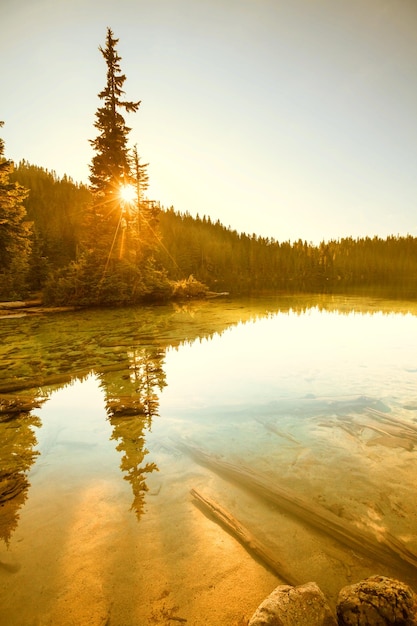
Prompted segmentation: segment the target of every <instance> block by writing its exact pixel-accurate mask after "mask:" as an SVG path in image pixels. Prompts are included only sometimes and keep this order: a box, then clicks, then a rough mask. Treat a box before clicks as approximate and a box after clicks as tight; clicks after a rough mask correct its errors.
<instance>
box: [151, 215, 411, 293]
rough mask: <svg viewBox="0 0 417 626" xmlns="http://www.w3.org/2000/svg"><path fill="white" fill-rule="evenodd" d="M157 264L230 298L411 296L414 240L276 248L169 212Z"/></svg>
mask: <svg viewBox="0 0 417 626" xmlns="http://www.w3.org/2000/svg"><path fill="white" fill-rule="evenodd" d="M160 231H161V235H162V242H163V246H161V247H160V249H159V256H160V259H161V262H162V263H163V264H164V266H165V267H166V268H167V269H168V273H169V275H170V276H171V277H177V276H180V275H181V274H182V275H184V274H193V275H194V276H195V277H196V278H197V279H198V280H200V281H202V282H204V283H206V284H207V285H208V286H209V287H210V289H212V290H218V291H230V292H231V293H233V294H251V293H254V294H255V293H261V292H276V291H308V292H334V291H339V292H340V291H351V290H362V289H372V288H379V289H386V290H387V291H388V290H389V291H390V292H391V293H394V292H396V291H398V293H404V292H408V294H409V295H413V294H414V295H417V238H415V237H412V236H406V237H400V236H390V237H388V238H386V239H382V238H380V237H373V238H370V237H365V238H357V239H354V238H352V237H346V238H343V239H338V240H331V241H327V242H326V241H322V242H321V243H320V244H319V245H313V244H311V243H307V242H306V241H302V240H301V239H300V240H298V241H296V242H293V243H291V242H289V241H284V242H278V241H276V240H275V239H272V238H267V237H259V236H257V235H255V234H253V235H247V234H245V233H238V232H237V231H236V230H231V229H230V228H226V227H225V226H223V225H222V224H221V223H220V222H219V221H217V222H212V221H211V220H210V218H209V217H205V216H204V217H203V218H200V217H197V218H193V217H191V216H190V215H189V214H181V213H178V212H176V211H175V210H174V209H173V208H170V209H168V210H166V211H164V212H162V213H161V217H160Z"/></svg>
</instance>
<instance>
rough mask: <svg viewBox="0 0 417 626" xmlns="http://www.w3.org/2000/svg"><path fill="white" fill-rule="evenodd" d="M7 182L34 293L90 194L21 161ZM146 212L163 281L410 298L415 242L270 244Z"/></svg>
mask: <svg viewBox="0 0 417 626" xmlns="http://www.w3.org/2000/svg"><path fill="white" fill-rule="evenodd" d="M10 180H11V182H12V183H13V184H17V183H19V184H20V186H21V187H23V188H26V189H28V190H29V192H25V194H24V195H25V197H24V198H23V200H22V203H23V207H24V208H25V209H26V220H27V222H28V223H30V225H31V227H30V228H29V229H28V230H27V231H26V233H27V238H28V241H27V247H28V248H30V250H31V253H30V255H29V257H28V261H29V264H28V272H27V275H26V285H25V290H26V292H28V291H32V292H33V291H41V290H42V289H43V288H44V287H45V284H46V282H47V280H48V277H49V276H50V275H51V274H53V272H54V271H55V270H59V269H60V268H63V267H65V266H67V265H68V263H69V262H71V261H73V262H76V261H77V255H78V252H79V245H80V242H81V241H82V240H83V239H84V238H85V237H87V233H86V232H84V229H85V228H86V226H85V223H84V216H85V213H86V211H87V207H88V206H89V204H90V202H91V192H90V190H89V189H88V187H86V186H84V185H79V184H76V183H74V182H73V181H72V180H71V179H70V178H68V177H65V176H64V177H63V178H62V179H60V178H58V177H57V175H56V174H55V173H54V172H48V171H47V170H45V169H42V168H41V167H37V166H34V165H30V164H28V163H27V162H25V161H22V162H21V163H20V164H19V165H18V166H17V167H16V168H15V170H14V171H13V172H12V173H11V174H10ZM152 210H153V219H152V222H151V224H149V223H148V222H146V224H147V226H146V228H150V229H151V230H152V231H153V233H154V235H153V239H152V241H153V243H152V254H153V257H154V262H155V264H156V265H157V266H158V267H163V268H164V269H165V271H166V275H167V278H168V279H169V280H171V281H176V282H178V283H180V282H181V280H184V279H185V278H188V277H189V276H193V277H194V278H195V279H196V280H197V281H199V282H201V283H204V284H205V285H207V286H208V288H209V289H210V290H211V291H216V292H223V291H227V292H230V293H231V294H232V295H244V294H256V293H265V292H277V291H309V292H332V291H352V290H361V289H372V288H381V289H382V288H386V289H387V290H388V289H389V290H390V291H391V292H392V293H394V292H395V291H396V290H398V291H399V292H401V291H403V289H406V290H408V292H409V294H410V295H412V294H413V293H414V294H415V295H417V238H415V237H412V236H407V237H400V236H391V237H388V238H386V239H382V238H380V237H373V238H370V237H365V238H357V239H354V238H352V237H346V238H343V239H339V240H331V241H327V242H325V241H323V242H321V243H320V244H319V245H312V244H311V243H307V242H306V241H302V240H298V241H296V242H292V243H291V242H289V241H284V242H278V241H276V240H274V239H270V238H266V237H260V236H257V235H255V234H253V235H247V234H245V233H238V232H237V231H236V230H232V229H231V228H230V227H228V228H226V227H225V226H223V225H222V224H221V223H220V222H219V221H216V222H213V221H211V219H210V218H209V217H206V216H204V217H202V218H201V217H192V216H191V215H189V214H188V213H185V214H184V213H180V212H178V211H175V209H174V208H173V207H171V208H169V209H163V208H162V209H161V208H160V207H159V206H158V205H154V204H152ZM144 227H145V226H144ZM146 240H147V241H149V233H148V234H147V236H146ZM19 271H20V270H19ZM3 296H7V294H3Z"/></svg>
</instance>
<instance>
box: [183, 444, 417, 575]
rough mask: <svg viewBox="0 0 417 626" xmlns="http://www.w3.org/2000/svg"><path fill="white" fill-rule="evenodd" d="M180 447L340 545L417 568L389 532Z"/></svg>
mask: <svg viewBox="0 0 417 626" xmlns="http://www.w3.org/2000/svg"><path fill="white" fill-rule="evenodd" d="M177 445H178V447H180V448H181V449H182V450H184V451H185V452H187V453H188V454H190V455H191V456H192V457H193V458H194V459H195V460H196V461H197V462H199V463H201V464H202V465H205V466H207V467H209V468H210V469H212V470H214V471H215V472H217V473H218V474H219V475H221V476H223V477H225V478H228V479H229V480H232V481H234V482H236V483H238V484H239V485H242V486H243V487H246V488H247V489H249V490H251V491H253V492H254V493H255V494H256V495H257V496H259V497H261V498H263V499H264V500H267V501H269V502H272V503H273V504H275V505H277V506H278V507H279V508H281V509H283V510H284V511H286V512H287V513H290V514H291V515H293V516H294V517H295V518H296V519H297V520H300V521H301V522H303V523H304V524H307V525H309V526H311V527H313V528H315V529H317V530H319V531H321V532H323V533H325V534H326V535H328V536H329V537H332V538H333V539H336V540H337V541H339V542H340V543H341V544H343V545H345V546H346V547H348V548H350V549H352V550H354V551H355V552H356V553H358V554H362V555H364V556H366V557H368V558H371V559H373V560H376V561H379V562H382V563H385V564H388V565H393V562H397V564H398V563H400V564H401V565H402V566H406V567H407V568H408V570H409V569H410V565H411V567H412V568H414V572H413V573H414V575H415V574H416V571H417V555H415V554H414V553H412V552H411V551H410V550H408V548H407V547H406V546H405V545H404V544H403V543H402V542H401V541H399V540H398V539H396V538H395V537H393V536H392V535H390V534H389V533H384V534H382V533H381V534H380V535H379V537H378V538H376V537H374V536H373V535H370V534H368V533H367V532H364V531H363V530H361V529H359V528H357V527H355V526H353V525H352V524H350V523H349V522H347V521H346V520H343V519H342V518H340V517H338V516H337V515H335V514H334V513H332V512H331V511H329V510H327V509H325V508H323V507H321V506H320V505H317V504H315V503H312V502H309V501H307V500H305V499H304V498H302V497H300V496H298V495H297V494H294V493H292V492H290V491H287V490H285V489H283V488H281V487H279V486H277V485H275V484H274V485H272V484H271V481H270V480H268V478H267V477H266V476H264V475H262V474H260V473H257V472H255V471H253V470H252V469H251V468H249V467H247V466H244V465H239V466H237V465H234V464H233V463H229V462H228V461H224V460H222V459H219V458H218V457H215V456H213V455H210V454H208V453H207V452H205V451H204V450H202V449H201V448H197V447H195V446H193V445H190V444H188V443H185V442H184V441H179V442H178V443H177Z"/></svg>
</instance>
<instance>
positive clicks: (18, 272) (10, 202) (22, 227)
mask: <svg viewBox="0 0 417 626" xmlns="http://www.w3.org/2000/svg"><path fill="white" fill-rule="evenodd" d="M0 126H3V122H0ZM12 171H13V163H12V162H11V161H7V160H6V159H5V157H4V142H3V140H2V139H0V296H1V297H2V298H7V299H13V298H19V297H22V296H23V295H25V293H26V290H27V275H28V271H29V255H30V248H31V241H30V236H31V231H32V224H31V223H30V222H29V221H28V220H27V214H26V209H25V207H24V205H23V201H24V199H25V197H26V196H27V190H26V189H25V188H24V187H23V186H22V185H20V184H18V183H17V182H14V181H13V180H12V179H11V174H12Z"/></svg>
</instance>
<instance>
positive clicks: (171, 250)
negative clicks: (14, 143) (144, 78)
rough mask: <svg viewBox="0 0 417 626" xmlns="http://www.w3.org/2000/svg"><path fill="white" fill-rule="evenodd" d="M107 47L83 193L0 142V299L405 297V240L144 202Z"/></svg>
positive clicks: (412, 281)
mask: <svg viewBox="0 0 417 626" xmlns="http://www.w3.org/2000/svg"><path fill="white" fill-rule="evenodd" d="M117 43H118V39H116V38H115V37H114V34H113V32H112V30H111V29H110V28H109V29H108V30H107V37H106V44H105V47H104V48H101V47H100V48H99V50H100V52H101V54H102V56H103V58H104V61H105V64H106V67H107V80H106V84H105V87H104V88H103V90H102V91H101V92H100V93H99V94H98V97H99V99H100V107H99V108H98V109H97V112H96V118H95V122H94V128H95V131H96V133H97V135H96V137H95V138H94V139H92V140H90V144H91V146H92V148H93V150H94V156H93V158H92V162H91V164H90V179H89V185H85V184H79V183H77V182H74V181H73V180H72V179H71V178H70V177H68V176H66V175H64V176H63V177H62V178H60V177H58V176H57V174H56V173H55V172H54V171H48V170H46V169H44V168H42V167H40V166H38V165H33V164H31V163H28V162H27V161H25V160H22V161H21V162H20V163H18V164H13V163H12V162H11V161H9V160H8V159H7V150H6V148H7V146H5V145H4V142H3V141H1V143H0V278H1V280H0V297H1V299H3V300H17V299H24V298H27V297H28V296H30V295H33V294H37V295H38V296H39V295H40V296H41V298H42V300H43V302H44V303H45V304H54V305H79V306H97V305H107V306H112V305H125V304H133V303H138V302H143V301H164V300H169V299H171V298H175V297H195V296H197V297H201V296H205V295H207V294H208V293H210V292H214V293H223V292H228V293H230V295H232V296H233V295H243V294H245V295H248V294H251V295H255V294H261V293H274V292H286V291H291V292H296V291H307V292H330V293H331V292H338V293H341V292H344V291H345V292H349V293H351V292H355V291H361V290H367V291H369V290H370V289H372V290H384V291H385V293H390V294H391V295H395V294H396V293H398V294H401V295H404V294H406V295H409V296H413V295H415V294H416V292H417V238H415V237H413V236H411V235H408V236H399V235H395V234H393V235H392V236H390V237H387V238H386V239H381V238H380V237H377V236H375V237H373V238H370V237H366V238H356V239H354V238H352V237H349V236H347V237H345V238H342V239H338V240H331V241H322V242H321V243H320V244H319V245H316V244H312V243H311V242H307V241H302V240H301V239H300V240H298V241H293V242H291V241H278V240H276V239H273V238H265V237H261V236H257V235H256V234H255V233H253V234H247V233H239V232H237V231H236V230H233V229H232V228H231V227H230V226H228V227H226V226H224V225H223V224H222V223H220V221H217V222H215V223H214V222H213V221H212V220H211V219H210V217H207V216H205V215H203V216H201V217H200V216H199V214H198V200H196V204H197V206H196V215H197V217H192V216H191V215H190V214H189V213H182V212H181V211H180V210H177V209H176V208H174V207H172V206H171V207H162V206H161V205H160V203H159V202H158V201H157V200H151V199H149V198H148V197H147V195H146V191H147V187H148V173H147V165H148V164H145V163H143V162H142V158H141V156H140V155H139V153H138V147H137V146H136V145H135V146H133V147H129V142H128V139H129V132H130V130H131V129H130V128H128V127H127V126H126V123H125V119H124V116H123V113H125V112H128V113H135V112H136V111H138V110H139V108H140V101H127V100H125V99H124V93H125V92H124V91H123V85H124V82H125V80H126V76H125V75H124V74H123V73H122V70H121V66H120V61H121V57H120V56H119V55H118V53H117ZM254 210H257V208H256V207H254ZM277 210H279V209H278V208H277ZM335 211H337V207H335Z"/></svg>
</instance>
